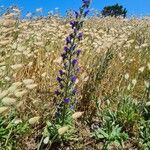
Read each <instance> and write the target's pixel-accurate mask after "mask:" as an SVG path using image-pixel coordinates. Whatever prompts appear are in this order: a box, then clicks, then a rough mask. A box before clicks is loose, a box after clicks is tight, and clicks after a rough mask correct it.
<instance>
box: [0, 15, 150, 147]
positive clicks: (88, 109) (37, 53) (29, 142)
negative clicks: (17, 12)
mask: <svg viewBox="0 0 150 150" xmlns="http://www.w3.org/2000/svg"><path fill="white" fill-rule="evenodd" d="M71 19H72V18H71V17H70V18H69V17H68V18H61V17H56V16H50V17H49V18H39V19H31V20H30V19H29V20H19V19H17V18H15V17H14V14H8V15H5V16H1V18H0V149H2V150H3V149H4V150H7V149H8V150H11V149H12V150H35V149H41V150H46V149H47V150H48V149H54V150H56V149H64V150H86V149H87V150H88V149H92V150H96V149H98V150H101V149H103V150H106V149H110V150H117V149H118V150H119V149H121V150H122V149H126V150H129V149H130V150H142V149H143V150H149V149H150V19H149V18H143V19H138V18H131V19H121V18H110V17H106V18H100V17H91V18H88V19H86V20H85V22H84V26H83V28H82V31H83V33H84V37H83V40H82V41H81V42H80V43H79V47H80V48H81V50H82V52H81V55H80V57H79V63H78V65H79V67H80V68H81V70H80V72H79V73H78V78H77V80H76V83H75V84H76V87H77V89H78V92H77V107H76V112H77V117H75V120H74V121H73V122H74V126H73V127H71V128H67V126H65V127H66V128H65V127H61V126H58V127H57V129H58V131H59V132H58V133H59V135H58V136H57V137H55V138H54V137H51V135H52V134H53V133H51V132H49V131H48V130H46V129H47V126H52V123H51V122H52V120H53V119H54V114H55V111H56V103H59V99H57V98H56V97H55V95H54V91H55V90H56V89H57V86H58V83H57V80H56V77H57V74H58V71H59V70H60V69H61V67H62V58H61V57H60V56H61V52H62V50H63V47H64V44H65V37H66V36H67V35H69V34H70V33H71V32H72V29H71V28H70V25H69V21H70V20H71ZM78 115H79V116H80V118H78ZM77 118H78V119H77ZM61 129H62V130H63V131H61ZM47 132H48V136H47ZM52 132H53V130H52ZM54 133H55V132H54ZM39 145H40V146H39ZM47 145H48V146H47Z"/></svg>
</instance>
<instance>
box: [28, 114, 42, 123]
mask: <svg viewBox="0 0 150 150" xmlns="http://www.w3.org/2000/svg"><path fill="white" fill-rule="evenodd" d="M39 120H40V117H39V116H36V117H32V118H30V119H29V121H28V122H29V124H31V125H35V124H38V123H39Z"/></svg>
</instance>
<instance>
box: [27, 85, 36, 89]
mask: <svg viewBox="0 0 150 150" xmlns="http://www.w3.org/2000/svg"><path fill="white" fill-rule="evenodd" d="M36 87H37V84H29V85H26V88H27V89H29V90H32V89H34V88H36Z"/></svg>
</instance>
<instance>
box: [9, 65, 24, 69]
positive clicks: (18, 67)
mask: <svg viewBox="0 0 150 150" xmlns="http://www.w3.org/2000/svg"><path fill="white" fill-rule="evenodd" d="M22 67H23V64H15V65H12V66H11V68H12V69H13V70H17V69H21V68H22Z"/></svg>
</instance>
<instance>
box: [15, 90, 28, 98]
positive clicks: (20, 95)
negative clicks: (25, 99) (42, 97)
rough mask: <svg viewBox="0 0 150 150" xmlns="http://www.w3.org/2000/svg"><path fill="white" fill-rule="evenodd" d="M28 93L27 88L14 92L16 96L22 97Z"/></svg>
mask: <svg viewBox="0 0 150 150" xmlns="http://www.w3.org/2000/svg"><path fill="white" fill-rule="evenodd" d="M26 93H27V90H23V91H16V92H14V95H15V96H16V97H22V96H24V95H25V94H26Z"/></svg>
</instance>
